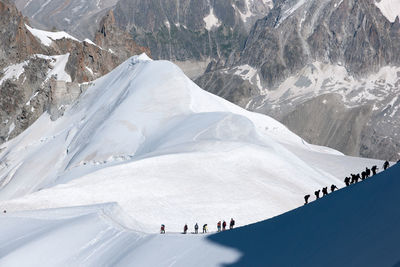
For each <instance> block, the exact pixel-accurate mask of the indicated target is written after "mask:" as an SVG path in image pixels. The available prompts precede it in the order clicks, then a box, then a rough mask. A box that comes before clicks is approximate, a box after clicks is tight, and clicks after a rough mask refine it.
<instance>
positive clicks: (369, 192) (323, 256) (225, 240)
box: [210, 164, 400, 266]
mask: <svg viewBox="0 0 400 267" xmlns="http://www.w3.org/2000/svg"><path fill="white" fill-rule="evenodd" d="M399 191H400V164H397V165H396V166H394V167H392V168H390V169H388V170H387V171H386V172H384V173H381V174H379V175H377V176H375V177H373V178H370V179H368V180H366V181H364V182H362V183H358V184H355V185H352V186H350V188H346V189H344V190H340V191H337V192H335V193H334V194H331V195H329V196H327V197H325V198H323V199H321V200H319V201H316V202H313V203H311V204H310V205H307V206H305V207H301V208H299V209H296V210H293V211H291V212H288V213H286V214H283V215H281V216H278V217H276V218H273V219H270V220H267V221H264V222H261V223H257V224H253V225H249V226H246V227H243V228H240V229H236V230H234V231H229V232H225V233H222V234H220V235H213V236H211V237H210V239H211V240H213V241H214V242H216V243H217V244H219V245H224V246H227V247H228V248H232V249H235V250H236V251H239V252H240V253H241V255H242V256H241V258H240V260H239V261H237V262H236V263H235V264H232V265H228V266H398V265H399V264H400V254H399V247H398V245H397V244H398V240H399V238H400V228H399V222H400V211H399V209H398V203H399V202H400V194H399ZM261 263H262V264H261Z"/></svg>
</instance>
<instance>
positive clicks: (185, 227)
mask: <svg viewBox="0 0 400 267" xmlns="http://www.w3.org/2000/svg"><path fill="white" fill-rule="evenodd" d="M187 230H188V226H187V224H185V226H184V227H183V233H184V234H186V232H187Z"/></svg>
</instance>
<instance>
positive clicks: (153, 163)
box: [0, 55, 381, 232]
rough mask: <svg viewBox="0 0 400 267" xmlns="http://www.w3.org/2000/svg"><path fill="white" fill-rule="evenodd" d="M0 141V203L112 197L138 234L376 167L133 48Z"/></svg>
mask: <svg viewBox="0 0 400 267" xmlns="http://www.w3.org/2000/svg"><path fill="white" fill-rule="evenodd" d="M0 151H1V152H0V162H1V163H0V188H1V190H0V199H1V200H2V201H3V202H0V207H1V208H4V209H7V210H8V211H21V210H37V209H49V208H62V207H70V206H84V205H93V204H101V203H107V202H117V203H118V204H119V205H120V207H121V208H122V210H123V211H124V212H126V213H127V214H128V215H129V216H131V217H132V218H134V220H135V225H134V226H133V227H132V228H133V229H136V230H139V231H144V232H156V231H158V228H159V225H160V224H161V223H164V224H166V225H168V228H169V229H170V230H173V231H179V230H181V228H182V225H183V224H184V223H189V224H194V223H195V222H199V223H200V224H201V223H211V222H216V221H218V220H221V219H223V218H225V219H229V218H230V217H235V218H236V219H237V220H238V222H239V225H245V224H248V223H252V222H256V221H259V220H262V219H265V218H268V217H272V216H275V215H278V214H281V213H282V212H284V211H287V210H290V209H292V208H295V207H297V206H299V205H301V204H302V203H303V196H304V195H305V194H306V193H311V192H313V191H314V190H315V189H317V188H321V187H322V186H327V185H330V184H332V183H335V184H337V185H338V186H341V185H342V180H343V177H344V176H345V175H347V174H349V173H350V172H358V171H360V170H363V169H364V168H365V166H371V165H373V164H376V163H378V164H380V165H381V163H380V162H379V161H374V160H367V159H357V158H350V157H345V156H343V155H341V154H340V153H338V152H337V151H334V150H331V149H328V148H323V147H317V146H313V145H310V144H307V143H306V142H304V141H303V140H302V139H301V138H299V137H298V136H296V135H294V134H293V133H292V132H290V131H289V130H288V129H287V128H286V127H284V126H283V125H282V124H280V123H278V122H277V121H275V120H273V119H272V118H270V117H267V116H264V115H260V114H256V113H251V112H248V111H245V110H243V109H241V108H239V107H237V106H235V105H233V104H231V103H229V102H227V101H225V100H223V99H221V98H219V97H216V96H214V95H211V94H209V93H207V92H205V91H203V90H201V89H200V88H199V87H198V86H197V85H195V84H194V83H193V82H192V81H191V80H190V79H188V78H187V77H186V76H185V75H184V74H183V72H182V71H181V70H180V69H179V68H178V67H176V66H175V65H173V64H172V63H170V62H167V61H151V60H150V59H148V58H147V57H146V56H144V55H142V56H139V57H133V58H131V59H129V60H127V61H126V62H125V63H123V64H122V65H120V66H119V67H117V68H116V69H115V70H114V71H112V72H111V73H109V74H108V75H106V76H104V77H102V78H100V79H98V80H96V81H95V82H94V83H93V84H92V85H91V86H90V87H89V88H88V89H87V91H86V92H85V93H84V94H83V95H82V96H81V97H80V99H79V100H78V101H77V102H76V103H75V104H74V105H73V106H71V107H70V108H69V109H67V110H66V112H65V115H64V116H63V117H62V118H60V119H58V120H57V121H51V120H50V117H49V116H48V115H46V114H45V115H43V116H42V117H41V118H39V119H38V120H37V121H36V122H35V123H34V124H33V125H32V126H31V127H30V128H28V129H27V130H26V131H25V132H24V133H22V134H21V135H20V136H18V137H17V138H15V139H13V140H11V141H9V142H8V143H5V144H3V145H2V146H0ZM338 170H339V171H338Z"/></svg>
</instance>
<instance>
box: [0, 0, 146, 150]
mask: <svg viewBox="0 0 400 267" xmlns="http://www.w3.org/2000/svg"><path fill="white" fill-rule="evenodd" d="M26 23H27V20H26V19H25V18H24V17H23V16H22V14H21V13H20V12H19V11H18V10H17V8H16V7H15V5H14V4H13V3H11V2H10V1H8V0H1V1H0V31H1V33H2V36H3V38H1V39H0V125H1V127H0V143H2V142H4V141H7V140H8V139H10V138H13V137H15V136H16V135H18V134H19V133H21V132H22V131H23V130H24V129H26V128H27V127H29V126H30V125H31V124H32V123H33V122H34V121H35V120H36V119H37V118H38V117H39V116H40V115H41V114H42V113H43V112H45V111H48V112H49V113H50V115H51V116H52V118H53V119H56V118H58V117H59V116H61V115H62V114H63V111H64V109H65V106H66V105H68V104H70V103H71V102H72V101H74V100H75V99H76V98H77V97H78V96H79V95H80V94H81V93H82V91H83V90H85V86H86V85H85V83H87V82H90V81H92V80H94V79H96V78H98V77H101V76H103V75H105V74H106V73H108V72H109V71H111V70H112V69H114V68H115V67H116V66H118V65H119V64H120V63H121V62H122V61H123V60H125V59H126V57H128V54H129V53H126V54H125V55H124V57H123V56H121V55H116V54H114V53H112V52H110V51H108V50H106V49H103V48H101V47H99V46H97V45H95V44H93V43H91V42H86V41H84V42H81V41H78V40H76V39H74V38H73V37H71V38H69V35H68V34H66V33H60V32H56V33H54V32H45V31H40V30H36V29H33V28H31V27H29V26H27V25H26ZM136 48H137V49H136V50H134V51H131V52H132V53H136V52H137V53H141V52H145V51H147V50H146V49H145V48H140V47H139V46H136ZM131 55H133V54H131Z"/></svg>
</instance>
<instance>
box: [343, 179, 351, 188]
mask: <svg viewBox="0 0 400 267" xmlns="http://www.w3.org/2000/svg"><path fill="white" fill-rule="evenodd" d="M344 183H345V184H346V186H349V185H350V177H346V178H344Z"/></svg>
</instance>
